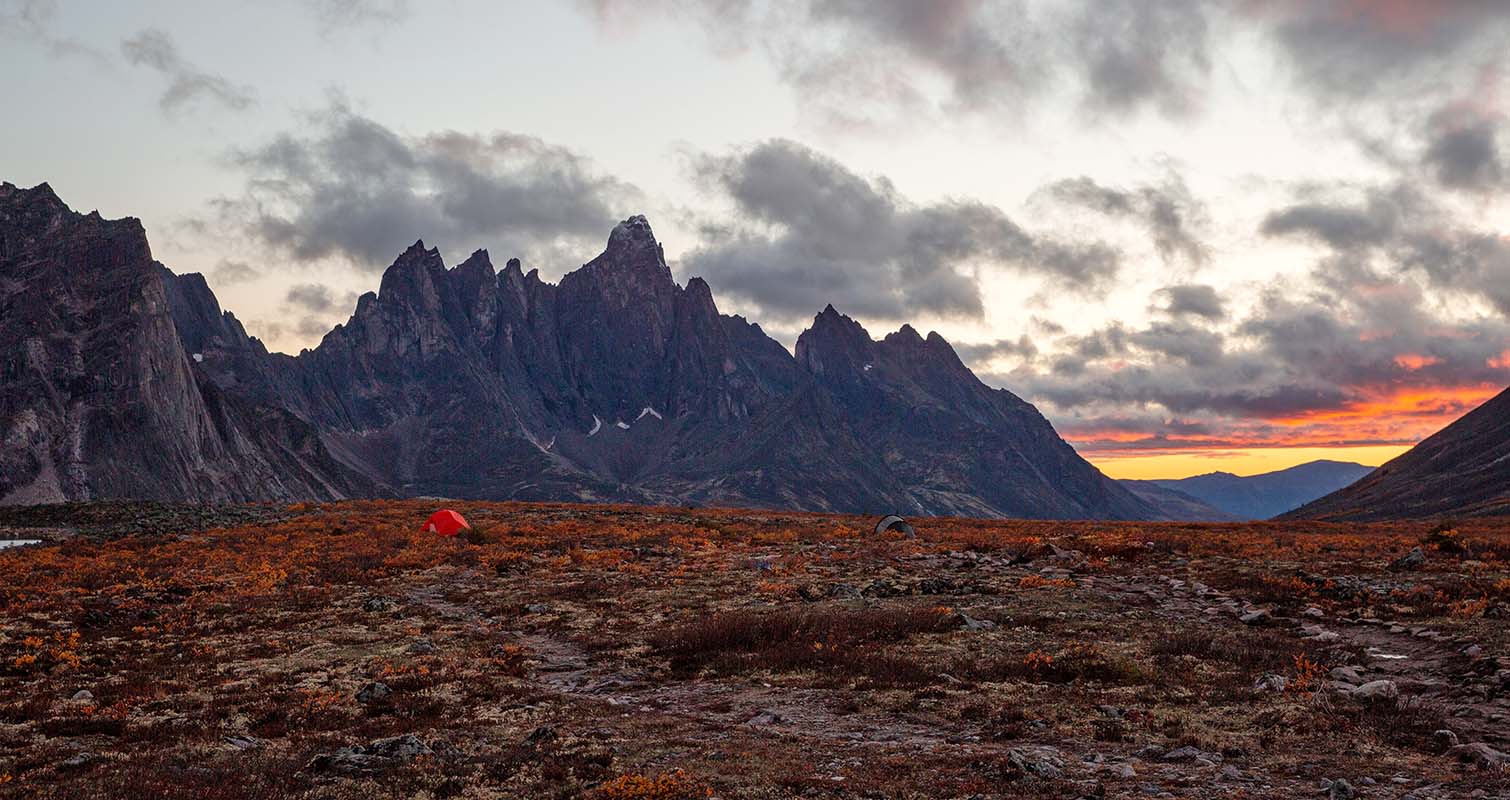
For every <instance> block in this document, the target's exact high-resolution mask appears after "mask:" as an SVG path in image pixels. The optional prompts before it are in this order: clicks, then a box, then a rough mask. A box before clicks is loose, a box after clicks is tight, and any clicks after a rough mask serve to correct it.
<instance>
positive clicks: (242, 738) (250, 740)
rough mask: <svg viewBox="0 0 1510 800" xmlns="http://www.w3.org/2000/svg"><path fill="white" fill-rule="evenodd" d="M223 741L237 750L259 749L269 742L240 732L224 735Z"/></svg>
mask: <svg viewBox="0 0 1510 800" xmlns="http://www.w3.org/2000/svg"><path fill="white" fill-rule="evenodd" d="M221 741H223V742H225V743H226V744H228V745H230V746H231V747H233V748H235V749H237V750H259V749H261V748H263V747H265V746H267V742H265V741H263V740H262V739H258V738H257V737H255V736H249V735H246V734H240V733H237V734H231V735H229V736H225V737H222V739H221Z"/></svg>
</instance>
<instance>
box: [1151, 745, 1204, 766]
mask: <svg viewBox="0 0 1510 800" xmlns="http://www.w3.org/2000/svg"><path fill="white" fill-rule="evenodd" d="M1203 755H1205V753H1202V752H1201V750H1200V748H1198V747H1191V746H1190V745H1185V746H1184V747H1176V748H1175V749H1173V750H1170V751H1169V752H1167V753H1165V754H1164V755H1163V757H1162V758H1160V759H1159V760H1160V761H1168V762H1171V763H1173V762H1179V761H1194V760H1196V759H1197V758H1200V757H1201V756H1203Z"/></svg>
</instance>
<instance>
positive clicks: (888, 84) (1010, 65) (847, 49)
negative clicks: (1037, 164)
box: [578, 0, 1210, 127]
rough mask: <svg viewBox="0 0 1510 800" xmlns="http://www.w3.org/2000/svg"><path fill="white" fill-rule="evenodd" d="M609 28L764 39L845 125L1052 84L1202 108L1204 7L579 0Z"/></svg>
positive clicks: (976, 107) (753, 44) (777, 61)
mask: <svg viewBox="0 0 1510 800" xmlns="http://www.w3.org/2000/svg"><path fill="white" fill-rule="evenodd" d="M578 5H579V6H581V7H582V8H584V9H586V10H587V11H588V12H589V13H590V14H591V15H592V16H593V18H594V19H596V20H597V21H598V22H599V24H600V26H602V27H603V28H604V30H606V31H615V32H616V31H619V30H622V29H624V27H625V26H626V24H628V23H632V22H634V21H636V20H638V19H641V18H643V17H644V16H645V15H647V14H656V15H660V16H664V17H671V18H674V19H690V20H695V21H696V22H697V23H698V27H699V28H700V29H701V30H702V31H703V32H704V33H706V34H707V35H708V38H709V39H710V41H712V42H713V43H714V44H715V47H716V49H718V50H721V51H733V52H745V51H747V50H749V49H752V48H758V49H759V50H760V51H761V52H763V53H764V54H765V55H766V57H767V58H768V59H769V60H770V61H771V63H772V64H773V66H774V67H775V68H776V71H777V73H778V74H779V75H780V76H781V77H782V79H783V80H784V81H786V82H787V83H788V84H789V85H791V86H792V87H793V88H794V89H795V90H796V92H797V95H798V98H799V100H800V101H801V102H802V104H803V105H804V106H805V107H806V108H808V109H810V110H813V111H815V112H816V113H817V114H818V116H819V118H820V119H822V120H823V121H824V122H826V123H827V124H830V125H836V126H840V127H876V126H879V125H892V124H895V123H899V122H906V121H908V120H909V119H911V120H912V121H916V120H917V119H918V118H919V117H922V116H927V115H929V114H932V113H934V112H935V111H938V112H950V113H952V112H959V111H967V112H987V113H1019V112H1020V111H1021V110H1022V108H1023V105H1024V104H1025V103H1027V102H1029V101H1031V100H1033V99H1035V98H1037V97H1038V96H1040V95H1042V94H1044V93H1045V92H1047V91H1051V90H1062V91H1067V92H1070V93H1072V94H1074V95H1075V96H1076V97H1077V98H1078V102H1079V105H1080V106H1081V107H1083V108H1084V109H1086V110H1087V111H1090V112H1093V113H1097V114H1101V113H1106V112H1115V113H1131V112H1136V111H1139V110H1143V109H1154V110H1157V111H1160V112H1162V113H1168V114H1175V115H1183V114H1185V113H1186V112H1188V111H1190V110H1192V109H1194V108H1196V107H1198V106H1199V105H1200V95H1201V94H1202V92H1203V89H1204V83H1205V79H1206V77H1207V74H1208V73H1209V71H1210V59H1209V57H1208V55H1207V38H1208V25H1207V21H1206V19H1205V13H1206V6H1205V5H1204V4H1202V3H1199V2H1196V0H1166V1H1165V2H1159V3H1100V2H1079V3H1071V4H1061V5H1057V6H1049V5H1041V4H1030V3H1024V2H1020V0H933V2H916V0H775V2H770V3H765V4H756V3H752V2H748V0H658V1H657V0H634V1H633V2H631V1H630V0H582V1H581V2H579V4H578Z"/></svg>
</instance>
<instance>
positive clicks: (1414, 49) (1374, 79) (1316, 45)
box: [1247, 0, 1510, 99]
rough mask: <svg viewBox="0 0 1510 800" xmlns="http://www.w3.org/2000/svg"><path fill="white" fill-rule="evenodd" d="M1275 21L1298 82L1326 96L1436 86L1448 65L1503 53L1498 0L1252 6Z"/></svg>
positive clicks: (1504, 32)
mask: <svg viewBox="0 0 1510 800" xmlns="http://www.w3.org/2000/svg"><path fill="white" fill-rule="evenodd" d="M1247 11H1248V12H1249V13H1255V14H1259V15H1263V16H1266V17H1268V18H1269V20H1270V21H1271V22H1272V23H1273V31H1274V35H1275V38H1276V40H1277V42H1278V43H1279V45H1280V46H1281V48H1282V49H1283V51H1284V53H1285V54H1286V55H1287V57H1288V58H1287V61H1288V63H1289V64H1290V65H1291V66H1292V67H1293V69H1294V70H1295V72H1296V79H1297V81H1298V83H1299V85H1300V86H1301V87H1302V88H1304V89H1307V90H1310V91H1311V92H1313V93H1315V94H1317V95H1319V96H1321V97H1323V98H1325V99H1336V98H1339V97H1341V98H1345V99H1353V98H1360V97H1366V96H1373V95H1381V94H1382V95H1390V94H1408V93H1412V92H1424V91H1431V90H1435V89H1437V88H1439V87H1440V85H1441V83H1442V82H1443V81H1444V80H1450V79H1451V77H1450V76H1451V73H1452V71H1453V69H1454V68H1457V67H1460V66H1461V65H1463V64H1475V63H1482V62H1483V61H1485V60H1489V59H1492V58H1497V57H1499V56H1500V55H1502V51H1503V46H1504V42H1505V40H1506V37H1507V36H1510V15H1507V14H1505V6H1504V4H1503V3H1502V2H1499V0H1390V2H1375V3H1368V2H1357V1H1356V0H1281V2H1271V3H1264V4H1250V6H1249V8H1248V9H1247Z"/></svg>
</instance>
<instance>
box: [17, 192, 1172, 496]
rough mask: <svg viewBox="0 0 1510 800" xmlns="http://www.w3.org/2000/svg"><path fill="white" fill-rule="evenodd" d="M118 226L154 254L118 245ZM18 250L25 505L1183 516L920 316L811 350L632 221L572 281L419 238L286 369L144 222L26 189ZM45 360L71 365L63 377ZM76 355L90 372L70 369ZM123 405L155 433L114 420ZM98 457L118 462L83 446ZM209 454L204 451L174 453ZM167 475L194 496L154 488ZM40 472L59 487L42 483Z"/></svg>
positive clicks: (809, 335)
mask: <svg viewBox="0 0 1510 800" xmlns="http://www.w3.org/2000/svg"><path fill="white" fill-rule="evenodd" d="M40 195H46V198H48V199H47V203H53V204H55V205H56V208H53V209H52V210H51V211H49V212H47V213H46V214H44V215H43V216H45V217H46V219H41V221H39V222H32V223H25V222H24V220H23V221H22V223H16V222H13V220H14V219H16V218H17V217H16V211H15V209H17V208H26V207H30V206H32V205H35V204H37V203H38V202H40V201H39V200H38V199H37V197H38V196H40ZM39 219H40V218H39ZM50 220H61V222H53V221H50ZM79 220H84V221H83V222H80V221H79ZM23 223H24V224H23ZM96 230H108V231H111V232H113V233H111V235H112V236H115V237H119V238H120V239H122V240H123V241H124V240H129V243H130V246H131V249H130V252H129V253H117V252H116V251H115V250H111V249H108V248H106V249H103V250H100V251H99V252H95V251H96V250H99V248H98V247H97V246H96V245H95V244H94V242H96V239H97V236H98V234H97V233H96ZM26 231H30V233H26ZM0 243H3V249H0V252H4V254H5V258H4V260H3V262H0V291H3V292H4V293H5V294H4V295H3V297H4V301H3V302H4V304H5V305H4V306H3V307H0V308H3V309H4V310H6V311H9V310H10V309H11V308H19V309H22V312H23V315H22V316H12V315H10V314H9V313H7V314H6V315H5V317H4V318H3V320H0V344H4V345H6V349H5V353H6V354H7V357H9V358H10V363H8V364H7V370H8V371H7V372H6V376H7V379H6V382H5V383H4V385H3V388H0V432H3V434H4V435H5V436H6V437H7V438H6V441H7V446H6V451H5V458H6V459H9V460H12V461H14V462H15V465H16V468H15V469H10V468H8V469H6V470H5V471H4V472H3V473H0V497H4V498H6V501H7V502H27V501H33V500H34V499H36V498H41V499H61V498H68V499H74V498H79V497H114V496H124V497H136V496H142V497H152V498H164V497H166V498H174V497H191V498H201V497H205V498H209V497H216V498H218V497H229V498H236V499H253V498H266V499H274V498H276V499H282V498H284V497H288V496H301V497H333V496H343V495H348V494H351V493H371V494H381V495H390V494H391V495H399V496H412V495H440V496H452V497H468V498H481V499H533V500H615V501H629V502H661V503H698V504H724V505H750V506H767V507H783V508H794V509H811V510H834V511H855V512H883V511H885V512H899V513H903V514H956V515H969V516H996V517H1033V518H1095V519H1108V518H1122V519H1150V518H1155V517H1157V516H1158V513H1159V512H1158V511H1157V510H1156V509H1154V508H1153V507H1152V506H1150V505H1149V504H1148V503H1146V502H1144V501H1143V500H1141V499H1139V498H1138V497H1137V496H1135V495H1134V494H1133V493H1132V492H1130V491H1128V490H1127V489H1126V488H1125V487H1123V486H1122V485H1120V484H1119V483H1117V482H1116V481H1112V480H1110V479H1108V478H1107V477H1105V476H1104V475H1102V474H1101V473H1100V472H1099V471H1098V470H1097V469H1096V468H1095V467H1093V466H1091V465H1090V464H1089V463H1087V462H1086V461H1085V460H1084V459H1082V458H1080V456H1079V455H1077V454H1076V453H1075V451H1074V450H1073V449H1072V448H1071V447H1070V446H1069V445H1068V444H1066V443H1065V442H1064V441H1063V440H1062V439H1060V438H1059V436H1058V434H1056V433H1055V432H1054V429H1053V427H1052V426H1051V425H1050V424H1049V422H1048V421H1047V420H1046V419H1044V418H1043V416H1042V415H1041V414H1039V413H1038V411H1037V410H1036V409H1034V408H1033V406H1031V405H1029V404H1028V403H1026V402H1024V401H1023V400H1021V399H1019V398H1018V397H1016V396H1015V395H1013V394H1011V393H1010V392H1007V391H1004V390H1000V389H992V388H990V387H988V386H986V385H985V384H983V383H981V382H980V381H979V380H977V379H976V377H975V376H974V375H973V374H972V373H971V372H970V370H969V369H967V368H966V367H965V366H964V364H963V363H961V362H960V360H959V358H958V356H957V355H956V354H955V352H954V350H953V348H952V347H950V346H949V344H948V342H946V341H944V339H943V338H942V337H940V336H938V335H937V334H929V335H928V336H927V337H923V336H921V335H919V334H918V333H917V332H916V331H914V330H913V329H912V328H911V327H909V326H903V327H902V329H901V330H899V331H897V332H896V333H893V334H890V335H888V336H886V337H885V338H884V339H882V340H880V341H876V340H873V339H872V338H871V337H870V335H869V334H868V333H867V332H866V331H865V329H864V328H862V327H861V326H860V325H859V323H857V322H855V321H854V320H852V319H850V318H848V317H846V316H844V315H843V314H840V313H839V312H838V311H837V310H835V309H834V308H833V307H832V306H830V307H828V308H826V309H824V311H823V312H822V313H821V314H819V315H817V317H816V318H815V319H814V320H813V325H812V327H811V328H810V329H808V330H807V331H806V332H804V333H803V334H802V335H801V336H800V337H799V339H798V341H797V347H796V353H795V355H794V354H792V353H789V352H788V351H787V350H786V348H784V347H782V346H781V344H779V343H778V342H776V341H775V340H774V339H771V338H770V337H768V336H766V335H765V333H764V332H763V331H762V330H761V329H760V327H759V326H758V325H755V324H752V323H750V322H748V321H746V320H744V319H742V318H740V317H734V316H727V315H723V314H720V313H719V311H718V308H717V306H716V305H715V304H714V301H713V296H712V292H711V291H710V289H709V287H708V285H707V284H706V283H705V282H703V281H702V280H701V279H699V278H692V279H690V280H689V281H688V282H687V284H686V285H685V286H681V285H678V284H677V283H676V281H675V280H674V278H673V277H672V274H671V270H670V268H669V267H668V266H667V264H666V261H665V258H664V255H663V253H662V248H661V245H660V243H659V242H657V241H656V239H655V237H654V235H653V233H652V231H651V228H650V224H649V223H648V222H647V221H646V220H645V218H644V217H631V218H630V219H628V220H625V221H624V222H623V223H620V224H619V225H618V226H616V227H615V228H614V229H613V231H612V232H611V233H610V235H609V237H608V243H607V247H606V248H605V250H604V252H603V253H602V254H601V255H599V256H598V257H597V258H594V259H593V260H591V261H589V262H588V263H587V264H585V265H584V266H583V267H582V268H580V269H578V270H576V271H574V272H571V273H570V274H568V275H566V276H565V277H563V278H562V279H561V281H560V282H559V283H556V284H551V283H547V282H545V281H544V280H542V279H541V278H540V275H539V273H538V272H537V271H533V270H532V271H530V272H528V273H525V272H524V271H523V270H522V268H521V266H520V263H519V261H518V260H510V261H508V262H507V263H506V264H505V266H504V268H503V270H502V271H496V270H495V269H494V267H493V264H492V262H491V261H490V259H489V257H488V253H487V252H486V251H481V250H479V251H477V252H475V253H473V254H472V255H471V256H470V257H468V258H467V259H466V260H464V261H463V262H462V263H461V264H459V265H457V266H455V267H447V266H446V264H445V263H444V262H443V260H442V259H441V256H440V253H439V252H438V251H437V250H435V249H429V248H426V247H425V246H424V244H423V243H422V242H416V243H415V244H414V246H412V247H410V248H409V249H408V250H406V251H405V252H404V253H402V254H400V255H399V257H398V258H397V259H396V260H395V261H394V262H393V264H392V266H390V267H389V268H388V269H387V271H385V272H384V274H383V277H382V281H381V284H380V288H379V290H378V291H377V292H376V293H367V294H364V295H362V297H361V298H360V299H359V300H358V301H357V306H356V310H355V312H354V313H353V314H352V316H351V318H350V319H349V320H348V321H347V322H346V323H345V324H343V325H338V326H336V327H335V328H334V329H333V330H332V331H330V333H328V334H326V336H325V337H324V339H323V340H322V341H321V342H320V344H319V346H317V347H315V348H314V349H312V350H307V351H304V352H303V353H301V354H300V355H298V356H287V355H282V354H277V353H269V352H267V350H266V349H265V348H264V347H263V346H262V344H261V343H260V342H259V341H257V340H256V339H255V338H252V337H250V336H248V335H247V333H246V331H245V330H244V329H243V328H242V326H241V325H240V323H239V322H237V321H236V319H235V317H234V316H233V315H231V314H230V313H229V312H226V311H224V310H222V309H221V308H220V305H219V303H218V302H217V301H216V299H215V297H214V294H213V293H212V292H211V291H210V290H209V287H208V285H207V284H206V283H205V282H204V279H203V278H202V277H200V276H198V275H175V274H173V273H172V272H170V271H169V270H167V269H166V268H163V267H162V266H161V265H158V264H156V263H155V262H153V261H152V260H151V256H150V253H149V252H148V251H147V246H146V240H145V237H144V236H143V235H142V233H141V226H140V224H139V223H137V222H136V221H135V220H122V221H118V222H106V221H103V220H100V219H99V218H98V216H97V215H95V216H92V217H89V218H83V217H78V215H74V214H72V212H69V211H67V210H66V209H65V208H63V207H62V204H61V203H60V202H57V201H56V197H54V196H52V193H51V190H48V189H46V187H45V186H44V187H39V188H38V189H34V190H29V191H28V190H19V189H16V188H15V187H10V186H9V185H7V188H6V189H5V193H4V194H3V196H0ZM107 262H108V263H107ZM128 294H129V295H130V296H129V297H126V296H125V295H128ZM60 297H62V298H65V299H66V300H67V302H63V301H60V299H59V298H60ZM58 312H61V313H62V314H63V317H62V318H61V319H48V320H46V321H45V324H41V323H38V324H36V325H35V326H34V327H36V328H37V330H39V331H41V332H42V333H41V334H40V335H41V338H40V339H38V338H37V335H34V334H32V333H29V331H30V330H31V327H28V326H32V325H33V320H32V318H31V316H30V315H43V316H45V315H46V314H49V313H53V314H54V315H55V316H56V315H57V313H58ZM12 320H15V321H16V322H17V323H18V324H14V325H13V324H12ZM21 323H25V324H21ZM133 326H134V327H133ZM143 327H145V328H149V329H150V335H142V334H140V333H137V332H136V331H137V329H139V328H143ZM127 328H130V330H126V329H127ZM121 334H125V335H121ZM36 341H40V342H42V344H35V343H34V342H36ZM39 347H43V348H45V347H52V348H57V349H58V352H56V353H51V354H49V355H48V356H47V358H45V359H42V360H40V361H39V360H38V359H35V358H32V357H31V356H30V354H31V353H33V352H34V351H36V350H37V348H39ZM92 350H93V351H98V352H100V353H105V354H106V355H104V356H102V357H101V358H100V359H99V360H97V361H88V362H85V363H83V364H82V365H81V364H80V362H79V360H78V359H79V356H78V355H76V354H77V353H80V352H87V351H92ZM69 358H72V359H73V360H72V361H69V360H68V359H69ZM138 362H140V363H143V364H145V365H146V367H144V369H145V370H146V372H147V374H145V375H143V376H141V377H140V378H135V379H132V380H133V381H134V382H133V383H131V384H130V385H129V386H128V387H127V388H129V389H130V391H129V393H128V395H129V396H120V397H111V398H104V397H101V396H100V394H99V389H100V387H101V386H109V387H117V386H118V381H119V380H120V378H121V377H122V375H123V373H122V370H121V367H120V365H121V364H122V363H128V364H130V363H138ZM58 365H70V366H68V367H67V369H66V370H64V372H66V375H58V376H54V375H52V374H51V372H50V371H57V370H59V369H62V367H59V366H58ZM12 375H14V376H16V377H17V378H20V379H21V380H16V381H13V380H12V378H11V376H12ZM125 377H127V378H129V377H130V376H129V375H125ZM80 405H83V406H87V407H89V408H91V409H93V411H92V412H91V413H92V414H93V416H90V417H89V419H88V421H87V423H86V424H84V425H83V426H82V427H81V428H80V427H78V426H76V425H75V424H74V423H73V421H72V420H74V419H75V418H76V415H72V413H73V412H71V411H70V409H73V408H75V407H76V406H80ZM121 405H124V406H127V407H129V408H131V409H133V414H134V416H133V417H132V424H121V425H117V426H103V425H102V424H101V422H100V420H101V419H102V418H103V417H102V415H104V414H106V413H108V411H107V409H109V408H113V407H117V406H121ZM71 415H72V416H71ZM137 419H146V420H149V421H150V424H147V425H145V426H143V425H138V424H135V421H136V420H137ZM178 431H183V433H182V434H179V433H177V432H178ZM91 437H94V438H91ZM101 437H102V438H101ZM80 439H82V440H83V441H86V442H94V441H96V439H99V441H100V444H101V446H99V447H94V448H89V447H85V448H83V449H72V450H70V449H69V443H70V442H74V441H78V440H80ZM11 442H14V443H15V444H14V445H12V444H11ZM106 444H108V445H109V446H110V447H114V448H118V449H119V450H120V451H121V452H124V453H127V454H130V456H129V458H127V459H125V460H121V459H117V458H115V457H113V456H112V455H111V454H110V451H109V449H108V448H106V447H104V445H106ZM185 448H189V449H192V450H193V451H194V452H195V453H203V454H204V455H201V456H197V457H196V458H198V459H199V460H195V458H190V457H188V456H184V457H182V458H179V457H178V456H177V455H175V454H176V452H177V451H179V450H182V449H185ZM169 456H171V457H169ZM180 462H181V463H180ZM201 462H203V463H201ZM243 465H245V468H242V466H243ZM7 466H9V465H7ZM49 470H52V471H54V472H66V473H67V475H69V476H70V477H69V478H68V479H66V480H51V479H47V478H46V475H48V474H51V473H49ZM69 470H72V471H71V472H70V471H69ZM154 470H167V471H171V472H172V475H173V479H172V480H169V479H167V478H166V477H164V478H163V479H161V480H158V479H153V480H147V477H148V476H150V475H151V474H152V473H153V471H154ZM117 473H127V474H129V475H134V476H136V477H137V478H138V480H128V479H124V478H118V477H117ZM39 476H40V477H39ZM38 481H41V484H45V485H46V486H47V487H49V490H48V491H45V492H40V493H39V492H37V491H33V490H32V489H30V488H27V487H31V486H32V485H33V484H37V482H38ZM41 484H39V485H41ZM23 490H24V491H23Z"/></svg>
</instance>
